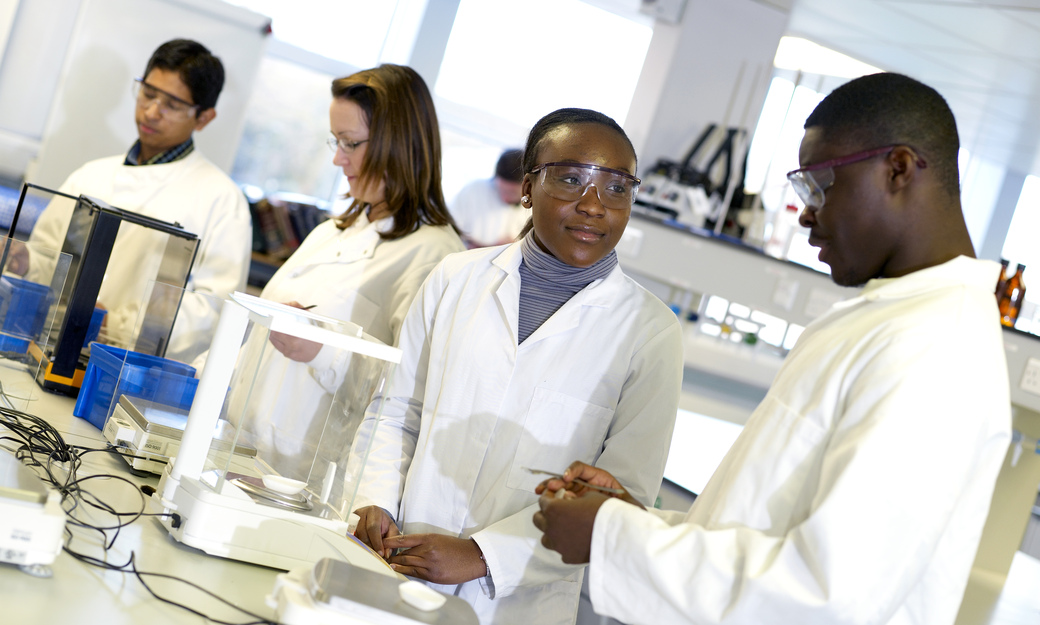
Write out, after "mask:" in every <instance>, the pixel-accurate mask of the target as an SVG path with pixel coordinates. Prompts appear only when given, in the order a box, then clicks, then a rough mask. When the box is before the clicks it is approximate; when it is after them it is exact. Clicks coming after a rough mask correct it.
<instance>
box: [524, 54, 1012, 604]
mask: <svg viewBox="0 0 1040 625" xmlns="http://www.w3.org/2000/svg"><path fill="white" fill-rule="evenodd" d="M805 129H806V131H805V137H804V139H803V140H802V144H801V149H800V151H799V161H800V163H801V165H802V167H801V169H798V170H795V171H793V172H791V173H790V174H788V178H789V179H790V180H791V182H792V184H793V185H794V188H795V190H796V191H797V192H798V194H799V196H801V197H802V199H803V200H804V201H805V203H806V208H805V210H804V211H803V213H802V215H801V223H802V225H804V226H806V227H808V228H810V232H811V234H810V238H809V241H810V243H811V244H812V245H814V246H816V247H819V248H820V260H822V261H823V262H826V263H827V264H828V265H830V267H831V272H832V276H833V278H834V281H835V282H837V283H838V284H842V285H850V286H852V285H865V286H864V287H863V290H862V292H861V294H860V295H859V296H858V297H854V298H852V299H850V300H847V301H844V302H840V303H838V304H836V305H835V306H834V307H833V308H832V309H831V310H830V311H829V312H828V313H826V314H824V315H823V316H821V317H820V318H819V319H817V320H816V321H814V322H813V323H812V324H810V325H809V327H808V328H807V329H806V331H805V333H804V334H803V335H802V337H801V338H800V340H799V341H798V344H797V345H796V346H795V347H794V349H793V350H791V352H790V354H789V355H788V356H787V358H786V361H785V362H784V365H783V367H782V368H781V370H780V371H779V373H778V374H777V377H776V380H775V381H774V383H773V385H772V387H771V388H770V390H769V393H768V394H767V396H766V398H765V399H764V400H763V402H762V404H761V405H759V407H758V408H757V409H756V411H755V412H754V414H752V416H751V418H750V419H749V420H748V423H747V425H746V426H745V428H744V430H743V433H742V434H741V436H740V437H739V438H738V439H737V441H736V442H735V443H734V445H733V447H732V449H731V450H730V451H729V453H728V454H727V455H726V457H725V459H724V460H723V461H722V464H721V465H720V466H719V468H718V470H717V471H716V472H715V475H714V476H713V477H712V479H711V481H710V482H709V483H708V485H707V486H706V488H705V489H704V492H703V493H702V494H701V496H700V497H699V498H698V499H697V501H696V502H695V503H694V505H693V507H692V508H691V509H690V510H689V512H688V513H685V514H683V513H676V512H660V511H644V510H642V509H640V508H639V507H637V506H636V505H630V503H631V502H630V501H628V498H627V496H622V497H620V498H607V497H605V496H603V495H602V494H601V493H597V492H594V491H587V490H582V489H580V488H575V487H574V486H573V484H572V482H570V480H573V479H575V478H582V479H586V480H589V481H593V482H596V483H599V484H601V485H605V486H618V484H617V483H616V481H615V480H614V479H613V478H612V477H611V476H610V475H609V474H608V473H606V472H604V471H602V470H599V469H595V468H593V467H588V466H585V465H580V464H577V463H576V464H574V465H572V466H571V468H570V469H569V470H568V473H567V474H566V475H565V477H566V478H567V480H568V481H567V482H566V485H567V486H568V487H570V489H571V491H564V490H562V489H563V487H564V485H565V482H563V481H561V480H550V481H549V482H547V483H543V485H541V486H540V487H539V491H540V492H543V496H542V498H541V499H540V507H541V511H540V512H538V513H536V514H535V517H534V523H535V525H536V526H538V527H539V528H540V529H541V530H542V531H543V532H544V534H543V538H542V543H543V544H544V545H545V546H547V547H549V548H551V549H555V550H556V551H558V552H560V553H561V554H562V556H563V560H564V562H568V563H582V562H589V582H590V590H591V599H592V604H593V607H594V608H595V609H596V612H598V613H600V614H605V615H609V616H612V617H615V618H618V619H620V620H622V621H625V622H626V623H633V624H634V623H718V622H725V623H763V622H772V623H799V624H800V625H809V624H814V623H821V624H822V623H888V624H897V623H898V624H903V623H928V624H929V625H946V624H951V623H953V622H954V619H955V617H956V615H957V611H958V608H959V606H960V602H961V597H962V595H963V592H964V588H965V586H966V584H967V580H968V575H969V571H970V568H971V565H972V562H973V560H974V557H975V552H976V549H977V547H978V543H979V538H980V535H981V532H982V527H983V524H984V521H985V519H986V515H987V511H988V508H989V503H990V497H991V495H992V492H993V486H994V483H995V481H996V477H997V473H998V472H999V470H1000V467H1001V464H1002V462H1003V459H1004V456H1005V452H1006V450H1007V446H1008V443H1009V441H1010V408H1009V405H1010V399H1009V393H1008V378H1007V370H1006V362H1005V357H1004V353H1003V344H1002V338H1001V330H1000V325H999V323H998V314H997V309H996V303H995V299H994V297H993V288H994V285H995V284H996V280H997V276H998V273H999V266H998V265H997V264H996V263H993V262H990V261H981V260H976V259H975V258H974V254H973V249H972V245H971V241H970V239H969V238H968V232H967V229H966V227H965V225H964V219H963V217H962V214H961V207H960V191H959V185H958V170H957V152H958V144H959V141H958V137H957V129H956V124H955V122H954V119H953V115H952V113H951V112H950V110H949V108H948V107H947V105H946V102H945V101H944V100H943V98H942V97H941V96H940V95H939V94H938V93H936V92H935V91H934V90H933V89H931V88H929V87H927V86H925V85H923V84H921V83H919V82H917V81H915V80H913V79H910V78H907V77H905V76H901V75H898V74H875V75H872V76H866V77H863V78H859V79H856V80H853V81H851V82H849V83H847V84H846V85H844V86H842V87H839V88H838V89H836V90H835V91H834V92H833V93H832V94H830V95H829V96H828V97H827V98H825V99H824V100H823V101H822V102H821V103H820V105H819V106H818V107H817V108H816V110H815V111H814V112H813V113H812V115H810V116H809V118H808V120H807V121H806V123H805ZM556 496H559V497H560V498H556ZM626 501H628V502H627V503H626Z"/></svg>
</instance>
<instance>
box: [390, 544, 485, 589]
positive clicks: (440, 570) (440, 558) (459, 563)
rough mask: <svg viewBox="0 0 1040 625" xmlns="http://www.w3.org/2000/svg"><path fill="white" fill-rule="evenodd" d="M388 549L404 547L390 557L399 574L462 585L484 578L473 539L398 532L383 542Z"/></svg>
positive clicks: (481, 562)
mask: <svg viewBox="0 0 1040 625" xmlns="http://www.w3.org/2000/svg"><path fill="white" fill-rule="evenodd" d="M383 546H384V547H386V548H388V549H403V550H404V551H401V552H398V554H397V555H396V556H393V557H392V558H390V559H389V562H390V566H391V567H393V569H394V570H395V571H397V572H398V573H400V574H402V575H408V576H410V577H418V578H419V579H425V580H426V581H428V582H433V583H435V584H461V583H463V582H468V581H472V580H475V579H480V578H481V577H484V575H485V574H486V573H487V565H485V564H484V560H482V559H481V558H480V555H481V553H480V547H478V546H477V543H476V541H474V540H473V539H472V538H455V537H454V536H445V535H443V534H401V535H399V536H394V537H392V538H387V539H386V540H384V541H383Z"/></svg>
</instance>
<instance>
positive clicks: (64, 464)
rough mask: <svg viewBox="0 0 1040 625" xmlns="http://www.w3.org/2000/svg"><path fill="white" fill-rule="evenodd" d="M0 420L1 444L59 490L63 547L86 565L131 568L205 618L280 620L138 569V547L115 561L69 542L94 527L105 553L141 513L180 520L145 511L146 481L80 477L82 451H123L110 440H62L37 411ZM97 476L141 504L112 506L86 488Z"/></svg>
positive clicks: (272, 624) (256, 623) (6, 411)
mask: <svg viewBox="0 0 1040 625" xmlns="http://www.w3.org/2000/svg"><path fill="white" fill-rule="evenodd" d="M2 392H3V391H2V387H0V393H2ZM0 426H3V427H0V447H4V448H6V449H8V450H9V451H11V452H13V453H14V455H15V457H17V458H18V459H19V460H20V461H21V462H22V463H24V464H25V465H27V466H29V467H32V468H34V469H35V470H37V472H38V473H42V475H41V479H43V480H45V481H46V482H48V483H50V484H51V485H52V486H54V488H55V489H57V490H58V492H59V493H60V494H61V497H62V509H63V510H64V511H65V514H66V519H67V520H66V524H65V544H64V545H63V546H62V549H63V551H65V553H67V554H69V555H70V556H71V557H73V558H75V559H77V560H79V561H80V562H83V563H84V564H88V565H90V566H96V567H98V568H102V569H105V570H109V571H119V572H123V573H132V574H133V575H134V577H136V578H137V580H138V581H139V582H140V583H141V585H142V586H144V588H145V590H147V591H148V593H149V594H151V595H152V597H154V598H155V599H156V600H158V601H161V602H162V603H166V604H169V605H172V606H176V607H178V608H181V609H183V610H186V611H187V612H190V613H191V614H194V615H196V616H199V617H201V618H204V619H206V620H207V621H210V622H213V623H217V624H218V625H279V624H278V623H277V622H276V621H271V620H269V619H266V618H264V617H263V616H261V615H259V614H255V613H253V612H251V611H249V610H247V609H245V608H242V607H240V606H237V605H235V604H234V603H232V602H230V601H229V600H227V599H224V598H222V597H220V596H218V595H216V594H215V593H213V592H212V591H210V590H207V589H206V588H203V587H202V586H200V585H198V584H196V583H194V582H191V581H189V580H186V579H183V578H180V577H176V576H173V575H167V574H165V573H155V572H150V571H141V570H139V569H138V568H137V564H136V553H135V552H134V551H131V552H130V556H129V558H128V559H127V561H126V562H125V563H123V564H113V563H111V562H108V561H107V560H106V559H104V558H103V557H102V558H99V557H96V556H93V555H89V554H86V553H81V552H79V551H76V550H75V549H73V547H72V542H73V540H74V539H75V538H76V536H77V533H78V532H77V531H75V530H82V531H85V532H87V533H88V534H90V533H96V534H97V535H98V536H99V537H100V538H101V541H100V542H101V547H102V549H103V551H104V552H105V553H106V554H107V552H108V551H109V550H111V549H112V548H113V547H114V545H115V543H116V540H117V539H118V538H119V535H120V531H121V530H122V529H123V528H125V527H127V526H128V525H130V524H132V523H134V522H135V521H137V520H138V519H141V518H143V517H170V518H171V519H172V521H173V524H174V527H177V526H179V525H180V521H181V518H180V515H178V514H176V513H168V514H167V513H149V512H146V510H147V505H148V504H147V499H146V494H147V495H150V494H151V493H148V492H146V489H150V490H151V491H152V492H154V489H153V488H152V487H150V486H147V485H145V486H140V487H139V486H138V485H137V484H135V483H134V482H132V481H130V480H129V479H127V478H125V477H123V476H121V475H112V474H95V475H88V476H85V477H80V476H79V475H78V472H79V469H80V467H81V465H82V462H83V457H84V456H85V455H87V454H89V453H98V452H106V453H122V452H121V451H119V450H117V449H115V448H114V447H113V446H111V445H109V447H108V448H98V449H95V448H89V447H82V446H76V445H69V444H68V443H66V442H65V439H64V438H63V437H62V436H61V433H60V432H58V430H57V429H55V428H54V427H53V426H52V425H51V424H50V423H48V422H46V421H45V420H43V419H41V418H40V417H37V416H35V415H31V414H28V413H26V412H22V411H20V410H15V409H13V408H10V407H2V406H0ZM4 428H6V430H7V432H8V433H5V432H4ZM101 479H103V480H116V481H121V482H125V483H127V484H129V485H130V486H132V487H133V488H134V490H135V491H136V492H137V493H138V494H139V495H140V497H141V506H140V509H139V510H133V511H129V512H123V511H119V510H116V509H115V508H114V507H113V506H111V505H109V504H107V503H105V502H104V501H103V500H102V499H100V498H99V497H97V496H96V495H95V494H94V493H92V492H91V491H89V490H87V489H86V488H84V484H87V483H89V482H91V481H92V480H101ZM84 508H91V509H94V510H97V511H101V512H103V513H105V514H109V515H111V516H113V517H114V518H115V520H116V521H115V522H114V523H112V524H108V525H98V524H96V523H93V522H90V521H87V520H85V519H83V518H81V515H80V514H78V513H79V512H80V511H81V510H82V509H84ZM146 577H151V578H155V579H165V580H169V581H174V582H178V583H181V584H184V585H186V586H188V587H190V588H193V589H195V590H198V591H200V592H202V593H204V594H205V595H208V596H209V597H211V598H213V599H215V600H216V601H218V602H220V603H222V604H224V605H226V606H228V607H230V608H231V609H233V610H236V611H238V612H241V613H242V614H244V615H246V616H248V617H250V618H252V619H254V620H251V621H247V622H245V623H241V622H234V621H225V620H221V619H217V618H215V617H212V616H209V615H207V614H205V613H203V612H201V611H199V610H196V609H195V608H192V607H190V606H188V605H186V604H184V603H180V602H178V601H174V600H172V599H169V598H167V597H164V596H162V595H160V594H159V593H158V592H156V591H155V590H154V589H153V588H152V587H151V586H150V585H149V584H148V583H147V582H146V581H145V578H146Z"/></svg>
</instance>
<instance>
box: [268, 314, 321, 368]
mask: <svg viewBox="0 0 1040 625" xmlns="http://www.w3.org/2000/svg"><path fill="white" fill-rule="evenodd" d="M285 305H286V306H292V307H293V308H300V309H305V307H304V306H303V305H302V304H300V303H299V302H297V301H295V300H294V301H291V302H285ZM270 340H271V345H274V348H275V349H277V350H278V351H279V352H281V353H282V355H283V356H285V357H286V358H288V359H289V360H295V361H296V362H310V361H312V360H314V357H315V356H317V355H318V352H320V351H321V343H315V342H314V341H308V340H306V339H301V338H299V337H297V336H292V335H289V334H283V333H281V332H272V333H271V336H270Z"/></svg>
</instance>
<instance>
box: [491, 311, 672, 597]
mask: <svg viewBox="0 0 1040 625" xmlns="http://www.w3.org/2000/svg"><path fill="white" fill-rule="evenodd" d="M671 321H672V323H670V324H668V325H666V326H665V327H664V328H663V329H662V330H661V331H660V332H658V333H657V334H656V335H655V336H653V337H651V338H650V339H649V340H648V341H647V342H646V343H645V344H644V345H643V346H642V347H641V348H640V349H639V350H638V351H637V352H635V353H634V355H633V358H632V362H631V365H630V367H629V372H628V378H627V380H626V381H625V383H624V386H623V387H622V393H621V397H620V398H619V401H618V405H617V409H616V410H615V413H614V420H613V423H612V424H611V427H610V430H609V431H608V433H607V438H606V439H605V440H604V442H603V447H602V451H601V452H600V455H599V458H598V459H595V462H594V464H595V465H596V466H598V467H601V468H603V469H606V470H607V471H609V472H610V473H611V474H613V475H614V477H616V478H617V479H618V480H619V481H620V482H621V483H622V484H625V485H626V487H627V488H628V489H629V491H630V492H631V493H632V495H633V496H635V497H636V498H638V499H639V500H640V501H642V502H643V503H644V504H646V505H653V502H654V499H656V497H657V492H658V489H659V488H660V486H661V478H662V475H663V473H664V463H665V459H666V457H667V456H668V447H669V444H670V442H671V438H672V429H673V428H674V425H675V415H676V412H677V410H678V405H679V388H680V386H681V384H682V370H683V364H682V362H683V357H682V335H681V331H680V329H679V325H678V322H675V321H674V319H672V320H671ZM590 460H592V459H590ZM537 509H538V505H537V504H534V505H532V506H529V507H527V508H525V509H523V510H521V511H520V512H518V513H516V514H513V515H511V516H509V517H506V518H505V519H502V520H501V521H499V522H497V523H494V524H492V525H490V526H488V527H487V528H485V529H483V530H481V531H479V532H477V533H475V534H474V535H473V536H472V537H473V539H474V540H475V541H476V542H477V544H478V545H480V549H481V551H482V552H483V553H484V558H485V560H486V561H487V563H488V567H489V568H490V569H491V577H492V579H493V580H494V588H495V596H505V595H508V594H510V593H512V592H514V591H516V590H517V589H518V588H522V587H528V586H538V585H543V584H548V583H550V582H554V581H557V580H561V579H564V578H566V577H568V576H571V575H574V574H575V572H577V571H578V570H580V568H581V567H578V566H572V565H567V564H564V563H563V561H562V559H561V558H560V554H558V553H557V552H555V551H551V550H549V549H546V548H545V547H543V546H542V545H541V536H542V533H541V531H539V530H538V529H537V528H536V527H535V526H534V524H533V523H532V522H531V517H532V516H533V515H534V513H535V512H536V511H537ZM485 591H486V590H485Z"/></svg>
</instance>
